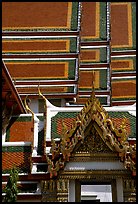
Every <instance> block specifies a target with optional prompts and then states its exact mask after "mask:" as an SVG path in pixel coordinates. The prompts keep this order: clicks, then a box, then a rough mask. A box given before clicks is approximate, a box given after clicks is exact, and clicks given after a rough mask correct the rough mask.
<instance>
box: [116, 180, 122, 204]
mask: <svg viewBox="0 0 138 204" xmlns="http://www.w3.org/2000/svg"><path fill="white" fill-rule="evenodd" d="M116 190H117V202H124V199H123V181H122V178H117V179H116Z"/></svg>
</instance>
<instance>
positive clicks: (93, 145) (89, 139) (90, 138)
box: [76, 127, 112, 153]
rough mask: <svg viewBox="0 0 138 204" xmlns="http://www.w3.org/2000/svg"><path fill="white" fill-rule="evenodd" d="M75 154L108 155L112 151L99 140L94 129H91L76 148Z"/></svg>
mask: <svg viewBox="0 0 138 204" xmlns="http://www.w3.org/2000/svg"><path fill="white" fill-rule="evenodd" d="M76 152H87V153H108V152H112V151H111V150H110V149H109V147H108V146H107V145H106V144H105V143H104V141H103V140H102V139H101V137H100V135H99V134H98V132H97V131H96V129H95V128H94V127H91V129H90V130H89V133H88V135H87V136H86V137H85V139H84V141H83V143H82V144H80V145H79V146H78V147H77V148H76Z"/></svg>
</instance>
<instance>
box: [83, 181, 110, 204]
mask: <svg viewBox="0 0 138 204" xmlns="http://www.w3.org/2000/svg"><path fill="white" fill-rule="evenodd" d="M81 202H112V188H111V184H89V185H88V184H81Z"/></svg>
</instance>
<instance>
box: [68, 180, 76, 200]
mask: <svg viewBox="0 0 138 204" xmlns="http://www.w3.org/2000/svg"><path fill="white" fill-rule="evenodd" d="M68 202H75V180H69V193H68Z"/></svg>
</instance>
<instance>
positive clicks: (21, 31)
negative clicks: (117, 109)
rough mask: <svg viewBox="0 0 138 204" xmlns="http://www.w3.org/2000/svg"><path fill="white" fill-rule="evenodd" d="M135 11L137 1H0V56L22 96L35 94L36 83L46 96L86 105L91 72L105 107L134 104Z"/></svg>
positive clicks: (89, 92)
mask: <svg viewBox="0 0 138 204" xmlns="http://www.w3.org/2000/svg"><path fill="white" fill-rule="evenodd" d="M28 8H29V9H28ZM135 10H136V4H135V2H132V3H131V2H62V3H61V2H41V3H38V2H33V3H32V2H26V3H24V2H20V3H19V2H3V3H2V58H3V61H4V63H5V64H6V66H7V68H8V70H9V73H10V75H11V77H12V79H13V81H14V84H15V86H16V88H17V90H18V92H19V95H20V96H21V98H22V99H24V98H25V96H26V94H28V95H29V96H30V97H32V98H38V92H37V86H38V84H39V85H40V87H41V89H42V91H43V94H44V95H45V96H47V98H49V99H51V98H66V99H68V101H74V100H73V99H74V98H76V101H77V105H84V104H85V102H86V101H87V99H88V98H89V97H90V94H91V86H92V81H93V75H94V79H95V93H96V96H97V97H98V98H99V100H100V102H101V103H102V104H103V105H105V106H114V105H132V104H134V103H135V101H136V25H135V17H136V11H135ZM59 11H62V12H59ZM38 16H39V18H38ZM72 104H74V103H72ZM74 105H76V104H74Z"/></svg>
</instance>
